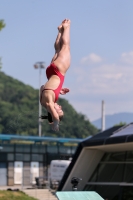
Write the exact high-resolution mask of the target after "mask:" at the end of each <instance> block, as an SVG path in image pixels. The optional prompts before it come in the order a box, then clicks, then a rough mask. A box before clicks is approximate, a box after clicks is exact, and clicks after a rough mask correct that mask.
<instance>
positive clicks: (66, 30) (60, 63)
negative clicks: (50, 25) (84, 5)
mask: <svg viewBox="0 0 133 200" xmlns="http://www.w3.org/2000/svg"><path fill="white" fill-rule="evenodd" d="M62 27H63V33H62V37H61V42H62V45H61V50H60V51H59V53H58V57H57V58H56V60H54V64H55V65H56V66H57V68H58V69H59V71H60V72H61V73H62V74H63V75H65V73H66V71H67V70H68V68H69V66H70V59H71V55H70V20H64V21H63V22H62Z"/></svg>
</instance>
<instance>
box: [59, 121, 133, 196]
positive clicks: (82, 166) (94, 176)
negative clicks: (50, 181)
mask: <svg viewBox="0 0 133 200" xmlns="http://www.w3.org/2000/svg"><path fill="white" fill-rule="evenodd" d="M72 177H78V178H82V181H80V182H79V186H78V190H81V191H96V192H97V193H99V195H100V196H102V197H103V198H104V199H108V200H129V199H133V189H132V188H133V123H130V124H128V125H125V126H115V127H112V128H110V129H107V130H105V131H103V132H100V133H98V134H96V135H95V136H93V137H91V138H89V139H85V140H83V141H81V142H80V143H79V145H78V148H77V150H76V152H75V154H74V156H73V160H72V162H71V164H70V166H69V167H68V169H67V171H66V173H65V174H64V176H63V179H62V181H61V183H60V185H59V188H58V191H70V190H72V186H71V179H72Z"/></svg>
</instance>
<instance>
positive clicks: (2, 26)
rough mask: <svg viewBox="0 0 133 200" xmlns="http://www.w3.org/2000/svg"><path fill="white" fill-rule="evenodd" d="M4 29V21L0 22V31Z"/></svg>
mask: <svg viewBox="0 0 133 200" xmlns="http://www.w3.org/2000/svg"><path fill="white" fill-rule="evenodd" d="M4 27H5V23H4V20H0V31H1V30H2V29H3V28H4Z"/></svg>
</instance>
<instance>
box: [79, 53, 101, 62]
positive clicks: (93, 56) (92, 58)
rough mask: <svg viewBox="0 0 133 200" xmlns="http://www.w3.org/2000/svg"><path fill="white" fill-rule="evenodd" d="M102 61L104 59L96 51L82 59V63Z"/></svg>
mask: <svg viewBox="0 0 133 200" xmlns="http://www.w3.org/2000/svg"><path fill="white" fill-rule="evenodd" d="M102 61H103V59H102V58H101V57H100V56H98V55H96V54H94V53H91V54H89V55H88V56H85V57H83V58H82V59H81V63H82V64H96V63H100V62H102Z"/></svg>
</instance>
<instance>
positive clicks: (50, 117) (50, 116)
mask: <svg viewBox="0 0 133 200" xmlns="http://www.w3.org/2000/svg"><path fill="white" fill-rule="evenodd" d="M40 118H41V119H48V121H49V123H52V122H53V119H52V115H51V114H50V113H49V112H48V115H43V116H41V117H40ZM59 119H60V121H61V120H62V119H63V116H59Z"/></svg>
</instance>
